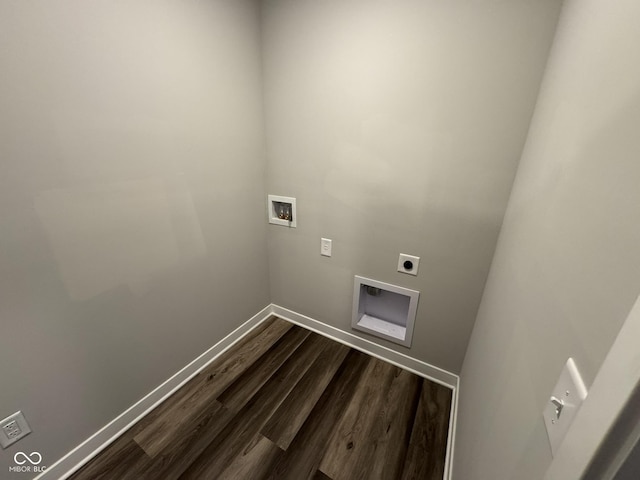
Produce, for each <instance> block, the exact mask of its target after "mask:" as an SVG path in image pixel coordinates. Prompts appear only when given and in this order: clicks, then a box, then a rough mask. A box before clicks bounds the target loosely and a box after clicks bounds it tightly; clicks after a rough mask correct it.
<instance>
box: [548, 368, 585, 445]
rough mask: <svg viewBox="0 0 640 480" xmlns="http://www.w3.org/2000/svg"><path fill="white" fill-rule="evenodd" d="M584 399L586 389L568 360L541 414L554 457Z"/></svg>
mask: <svg viewBox="0 0 640 480" xmlns="http://www.w3.org/2000/svg"><path fill="white" fill-rule="evenodd" d="M585 398H587V389H586V387H585V385H584V382H583V381H582V377H581V376H580V372H578V368H577V367H576V364H575V362H574V361H573V359H572V358H570V359H569V360H567V363H566V364H565V366H564V368H563V369H562V372H561V373H560V378H559V379H558V383H556V386H555V388H554V389H553V391H552V392H551V396H550V398H549V401H548V402H547V404H546V406H545V408H544V411H543V412H542V416H543V417H544V426H545V427H546V429H547V435H548V437H549V443H550V444H551V453H552V454H553V455H554V456H555V454H556V452H557V451H558V448H559V447H560V444H561V443H562V440H563V439H564V437H565V435H566V434H567V431H568V430H569V426H570V425H571V422H572V421H573V419H574V417H575V416H576V413H578V409H579V408H580V405H582V402H583V401H584V399H585Z"/></svg>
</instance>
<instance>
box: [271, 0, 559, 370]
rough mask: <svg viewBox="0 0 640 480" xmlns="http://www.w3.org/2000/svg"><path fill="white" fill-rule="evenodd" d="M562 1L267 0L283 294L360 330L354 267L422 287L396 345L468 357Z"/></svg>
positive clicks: (277, 251) (443, 358)
mask: <svg viewBox="0 0 640 480" xmlns="http://www.w3.org/2000/svg"><path fill="white" fill-rule="evenodd" d="M559 8H560V1H559V0H543V1H540V0H516V1H510V2H496V1H494V0H481V1H469V0H451V1H446V2H442V1H436V0H402V1H399V2H390V1H382V0H373V1H372V0H351V1H347V2H345V1H343V0H327V1H322V2H317V1H310V0H302V1H301V0H266V1H265V2H263V21H264V24H263V45H264V47H263V48H264V59H263V61H264V75H265V87H264V92H265V105H266V109H265V113H266V128H267V149H268V190H269V193H273V194H276V195H287V196H294V197H297V199H298V220H297V221H298V228H297V229H296V230H288V229H286V228H284V227H279V226H270V227H269V265H270V274H271V276H270V280H271V296H272V300H273V301H274V302H275V303H277V304H280V305H282V306H285V307H289V308H292V309H294V310H296V311H298V312H301V313H304V314H307V315H309V316H312V317H314V318H316V319H318V320H321V321H323V322H326V323H328V324H330V325H333V326H335V327H338V328H341V329H344V330H349V331H350V321H351V299H352V293H353V275H354V274H360V275H364V276H370V277H372V278H374V279H378V280H382V281H386V282H389V283H392V284H399V285H401V286H406V287H409V288H413V289H416V290H419V291H420V292H421V297H420V306H419V310H418V317H417V320H416V327H415V334H414V339H413V345H412V347H411V349H410V350H409V351H407V350H406V349H405V348H404V347H397V346H394V344H387V346H390V347H392V348H394V349H396V350H399V351H403V352H407V353H408V354H409V355H411V356H414V357H416V358H419V359H422V360H426V361H428V362H430V363H432V364H435V365H437V366H440V367H442V368H445V369H447V370H449V371H452V372H456V373H457V372H459V371H460V367H461V364H462V360H463V357H464V352H465V348H466V345H467V341H468V339H469V335H470V334H471V329H472V327H473V322H474V319H475V315H476V311H477V308H478V304H479V302H480V298H481V295H482V290H483V287H484V283H485V279H486V275H487V272H488V269H489V265H490V263H491V258H492V255H493V252H494V248H495V242H496V238H497V235H498V231H499V228H500V224H501V221H502V217H503V213H504V209H505V206H506V202H507V198H508V196H509V192H510V189H511V184H512V180H513V177H514V174H515V170H516V166H517V163H518V160H519V158H520V154H521V151H522V147H523V145H524V140H525V137H526V132H527V129H528V125H529V121H530V118H531V114H532V111H533V107H534V103H535V99H536V95H537V92H538V87H539V85H540V79H541V77H542V72H543V69H544V64H545V61H546V58H547V53H548V49H549V46H550V44H551V39H552V37H553V31H554V28H555V25H556V21H557V15H558V12H559ZM320 237H328V238H331V239H333V257H332V258H326V257H321V256H320V254H319V252H320ZM400 252H402V253H408V254H413V255H417V256H419V257H421V263H420V274H419V276H418V277H417V278H414V277H410V276H407V275H403V274H401V273H397V272H396V266H397V262H398V254H399V253H400ZM362 335H363V336H366V334H362ZM381 343H382V341H381Z"/></svg>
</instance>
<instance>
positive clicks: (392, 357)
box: [271, 304, 460, 480]
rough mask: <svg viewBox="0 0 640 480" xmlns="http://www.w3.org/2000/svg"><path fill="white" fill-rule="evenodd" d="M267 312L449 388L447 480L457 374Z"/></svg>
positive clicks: (289, 314) (277, 310)
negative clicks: (450, 392) (450, 393)
mask: <svg viewBox="0 0 640 480" xmlns="http://www.w3.org/2000/svg"><path fill="white" fill-rule="evenodd" d="M271 313H273V315H276V316H278V317H280V318H282V319H284V320H287V321H289V322H291V323H295V324H296V325H300V326H302V327H304V328H306V329H308V330H311V331H313V332H316V333H319V334H320V335H323V336H325V337H328V338H331V339H332V340H335V341H336V342H340V343H342V344H344V345H347V346H349V347H352V348H355V349H356V350H360V351H361V352H364V353H366V354H368V355H371V356H372V357H376V358H379V359H380V360H384V361H385V362H388V363H391V364H393V365H395V366H397V367H400V368H403V369H405V370H408V371H410V372H412V373H415V374H416V375H419V376H421V377H424V378H427V379H429V380H431V381H432V382H435V383H438V384H440V385H443V386H445V387H448V388H450V389H451V391H452V394H453V396H452V397H451V414H450V417H449V434H448V437H447V456H446V459H445V469H444V475H443V479H444V480H451V478H452V466H453V450H454V444H455V435H456V418H457V415H458V391H459V387H460V377H459V376H458V375H456V374H454V373H451V372H447V371H446V370H443V369H442V368H439V367H436V366H434V365H430V364H428V363H426V362H423V361H421V360H417V359H415V358H412V357H410V356H408V355H405V354H403V353H400V352H396V351H395V350H391V349H390V348H387V347H384V346H382V345H378V344H377V343H374V342H372V341H370V340H367V339H365V338H362V337H359V336H357V335H354V334H353V333H351V332H346V331H344V330H340V329H339V328H336V327H332V326H331V325H327V324H326V323H323V322H320V321H318V320H314V319H313V318H311V317H307V316H306V315H302V314H300V313H297V312H294V311H293V310H289V309H288V308H284V307H281V306H279V305H275V304H271Z"/></svg>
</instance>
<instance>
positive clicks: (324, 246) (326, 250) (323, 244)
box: [320, 238, 331, 257]
mask: <svg viewBox="0 0 640 480" xmlns="http://www.w3.org/2000/svg"><path fill="white" fill-rule="evenodd" d="M320 255H323V256H325V257H330V256H331V239H330V238H321V239H320Z"/></svg>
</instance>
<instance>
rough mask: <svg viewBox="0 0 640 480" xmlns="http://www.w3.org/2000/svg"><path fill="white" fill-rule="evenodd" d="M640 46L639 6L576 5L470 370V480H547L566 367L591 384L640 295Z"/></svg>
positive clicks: (464, 431) (520, 180)
mask: <svg viewBox="0 0 640 480" xmlns="http://www.w3.org/2000/svg"><path fill="white" fill-rule="evenodd" d="M638 45H640V4H639V3H638V2H637V1H634V0H623V1H617V2H602V1H599V0H579V1H578V0H567V1H566V3H565V5H564V7H563V11H562V14H561V17H560V21H559V25H558V30H557V34H556V37H555V40H554V45H553V47H552V51H551V54H550V58H549V63H548V66H547V69H546V73H545V77H544V81H543V84H542V87H541V92H540V96H539V99H538V103H537V107H536V111H535V114H534V118H533V120H532V125H531V130H530V133H529V136H528V140H527V144H526V147H525V150H524V153H523V157H522V161H521V165H520V168H519V170H518V174H517V178H516V182H515V184H514V190H513V194H512V197H511V199H510V201H509V207H508V210H507V214H506V217H505V221H504V225H503V228H502V232H501V234H500V239H499V242H498V247H497V250H496V255H495V258H494V260H493V265H492V268H491V273H490V275H489V278H488V281H487V286H486V290H485V293H484V296H483V299H482V303H481V306H480V310H479V313H478V318H477V321H476V325H475V328H474V331H473V335H472V338H471V341H470V344H469V349H468V352H467V355H466V358H465V361H464V366H463V369H462V377H461V397H460V406H459V418H458V433H457V444H456V450H455V452H456V453H455V466H454V478H456V479H459V480H467V479H478V480H488V479H491V480H501V479H518V480H538V479H540V478H542V477H543V476H544V474H545V471H546V469H547V467H548V466H549V464H550V461H551V451H550V447H549V445H548V442H547V439H546V433H545V430H544V426H543V422H542V417H541V412H542V410H543V407H544V405H545V403H546V402H547V401H548V398H549V395H550V393H551V389H552V388H553V386H554V385H555V382H556V380H557V377H558V375H559V373H560V370H561V368H562V365H563V364H564V362H565V361H566V360H567V358H568V357H574V359H575V360H576V363H577V366H578V368H579V370H580V371H581V373H582V374H583V376H584V380H585V382H586V384H587V386H589V385H591V383H592V382H593V379H594V377H595V375H596V373H597V371H598V368H599V366H600V364H601V362H602V361H603V359H604V358H605V355H606V353H607V351H608V350H609V348H610V346H611V345H612V343H613V340H614V339H615V337H616V334H617V333H618V330H619V328H620V327H621V325H622V323H623V322H624V320H625V318H626V317H627V314H628V313H629V311H630V309H631V307H632V305H633V303H634V301H635V299H636V297H637V296H638V292H639V291H640V269H638V265H640V249H638V245H640V189H639V188H638V185H640V161H639V158H640V136H639V135H638V131H639V128H640V50H639V49H638ZM620 368H625V366H624V365H621V366H620Z"/></svg>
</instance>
